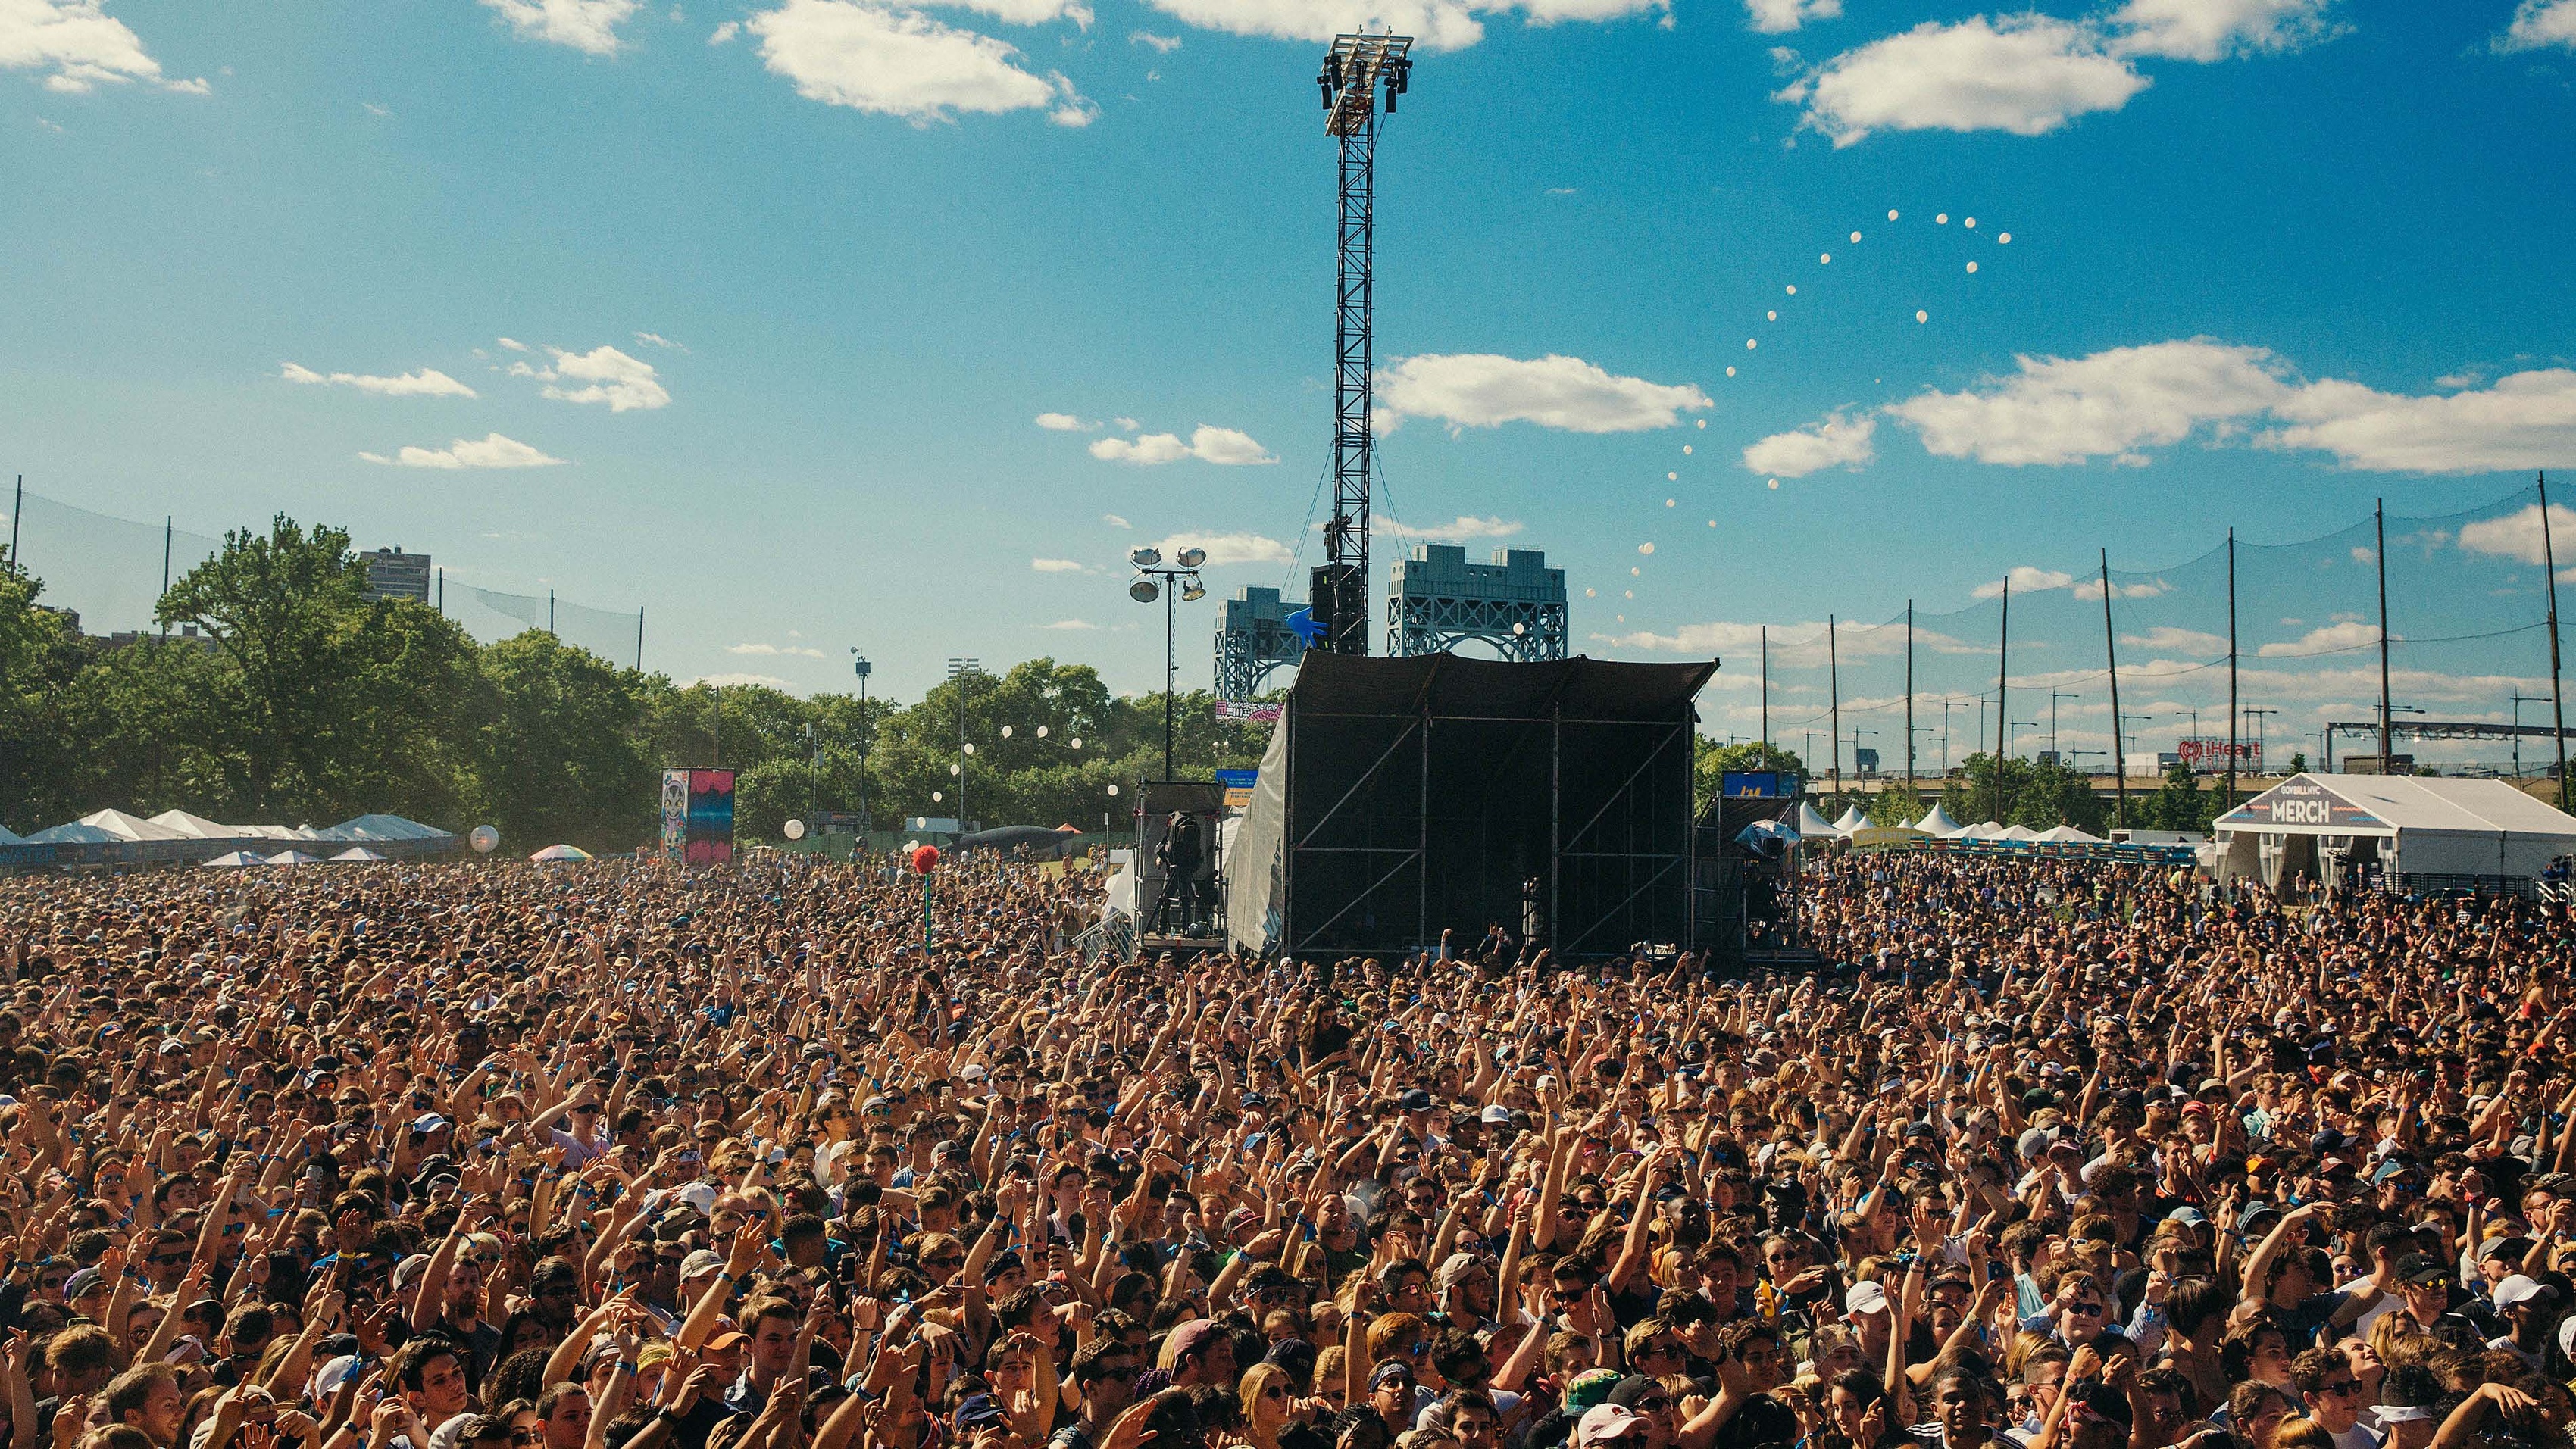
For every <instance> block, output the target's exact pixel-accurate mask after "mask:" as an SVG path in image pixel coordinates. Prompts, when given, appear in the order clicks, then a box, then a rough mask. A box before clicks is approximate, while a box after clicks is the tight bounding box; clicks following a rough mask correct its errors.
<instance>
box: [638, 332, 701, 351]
mask: <svg viewBox="0 0 2576 1449" xmlns="http://www.w3.org/2000/svg"><path fill="white" fill-rule="evenodd" d="M635 340H636V341H638V342H641V343H643V344H644V345H645V346H647V347H667V348H669V349H671V350H672V351H673V352H686V351H688V350H689V349H688V347H687V346H686V345H685V344H683V343H678V342H674V341H672V340H671V339H670V338H668V337H665V336H663V335H662V334H661V333H659V332H638V333H636V334H635Z"/></svg>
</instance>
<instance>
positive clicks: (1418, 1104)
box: [1396, 1087, 1431, 1112]
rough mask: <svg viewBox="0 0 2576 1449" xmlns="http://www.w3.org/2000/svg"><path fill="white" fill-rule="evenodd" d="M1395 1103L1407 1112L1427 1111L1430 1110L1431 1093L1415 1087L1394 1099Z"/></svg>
mask: <svg viewBox="0 0 2576 1449" xmlns="http://www.w3.org/2000/svg"><path fill="white" fill-rule="evenodd" d="M1396 1105H1397V1106H1399V1107H1402V1108H1403V1109H1404V1110H1405V1111H1407V1112H1428V1111H1430V1110H1431V1094H1430V1093H1429V1092H1426V1091H1424V1090H1422V1089H1421V1088H1420V1087H1416V1088H1414V1089H1413V1090H1412V1091H1410V1092H1407V1093H1405V1094H1404V1095H1403V1096H1402V1097H1400V1098H1398V1099H1396Z"/></svg>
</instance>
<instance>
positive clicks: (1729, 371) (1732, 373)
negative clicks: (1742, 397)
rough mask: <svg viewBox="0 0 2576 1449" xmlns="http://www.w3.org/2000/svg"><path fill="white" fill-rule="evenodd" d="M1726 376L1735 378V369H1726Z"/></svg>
mask: <svg viewBox="0 0 2576 1449" xmlns="http://www.w3.org/2000/svg"><path fill="white" fill-rule="evenodd" d="M1726 375H1727V376H1729V377H1733V376H1735V369H1734V368H1731V367H1730V368H1728V369H1727V370H1726Z"/></svg>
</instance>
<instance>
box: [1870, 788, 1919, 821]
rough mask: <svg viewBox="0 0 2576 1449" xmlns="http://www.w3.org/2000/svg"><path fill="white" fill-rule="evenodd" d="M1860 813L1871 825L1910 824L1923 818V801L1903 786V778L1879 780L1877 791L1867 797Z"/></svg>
mask: <svg viewBox="0 0 2576 1449" xmlns="http://www.w3.org/2000/svg"><path fill="white" fill-rule="evenodd" d="M1862 813H1863V814H1865V815H1867V816H1868V817H1869V823H1870V824H1872V825H1911V824H1913V823H1914V822H1915V821H1917V820H1920V819H1922V818H1923V801H1922V799H1921V797H1920V796H1919V795H1917V793H1916V792H1915V791H1913V790H1909V789H1907V788H1906V786H1905V781H1904V780H1903V779H1901V778H1900V779H1885V780H1881V781H1880V782H1879V786H1878V793H1877V794H1875V795H1872V796H1870V797H1869V804H1868V805H1867V806H1866V807H1864V809H1863V810H1862Z"/></svg>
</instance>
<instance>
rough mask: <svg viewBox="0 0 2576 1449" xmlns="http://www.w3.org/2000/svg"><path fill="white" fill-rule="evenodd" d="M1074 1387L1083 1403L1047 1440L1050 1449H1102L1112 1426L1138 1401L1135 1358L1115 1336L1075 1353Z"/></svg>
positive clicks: (1100, 1338)
mask: <svg viewBox="0 0 2576 1449" xmlns="http://www.w3.org/2000/svg"><path fill="white" fill-rule="evenodd" d="M1072 1371H1073V1384H1074V1388H1075V1390H1076V1391H1077V1392H1078V1393H1080V1394H1081V1396H1082V1403H1081V1405H1080V1406H1079V1407H1078V1408H1077V1409H1076V1410H1075V1411H1074V1415H1073V1418H1072V1419H1071V1420H1070V1421H1069V1422H1067V1423H1065V1424H1064V1425H1063V1426H1062V1427H1060V1428H1058V1429H1057V1430H1056V1431H1055V1433H1054V1434H1053V1435H1052V1436H1051V1437H1049V1438H1048V1440H1047V1449H1100V1446H1101V1444H1102V1443H1103V1442H1104V1441H1105V1440H1106V1439H1107V1438H1108V1436H1109V1426H1110V1424H1111V1422H1113V1421H1114V1420H1116V1419H1117V1417H1118V1416H1119V1415H1120V1414H1122V1413H1124V1412H1126V1409H1127V1406H1128V1405H1129V1404H1131V1403H1133V1402H1134V1401H1135V1397H1136V1354H1135V1351H1134V1350H1133V1349H1130V1348H1129V1347H1128V1346H1127V1344H1126V1343H1125V1342H1124V1341H1123V1340H1121V1339H1120V1338H1118V1337H1116V1336H1115V1335H1102V1336H1100V1337H1097V1338H1094V1339H1092V1340H1091V1342H1089V1343H1086V1344H1084V1345H1083V1346H1082V1347H1080V1348H1078V1349H1076V1350H1074V1354H1073V1363H1072Z"/></svg>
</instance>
